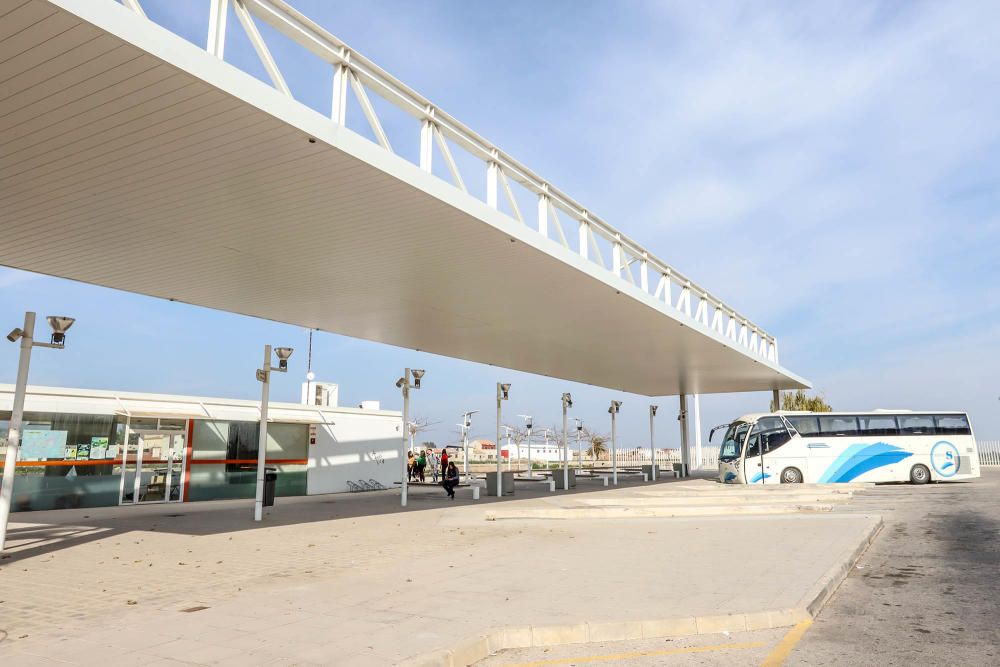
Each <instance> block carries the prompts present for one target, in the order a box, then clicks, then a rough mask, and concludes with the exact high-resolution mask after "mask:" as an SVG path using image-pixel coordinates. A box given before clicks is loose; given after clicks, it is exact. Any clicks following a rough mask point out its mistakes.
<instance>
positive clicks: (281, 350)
mask: <svg viewBox="0 0 1000 667" xmlns="http://www.w3.org/2000/svg"><path fill="white" fill-rule="evenodd" d="M294 351H295V350H293V349H292V348H290V347H276V348H274V354H275V356H276V357H278V370H281V371H287V370H288V358H289V357H290V356H292V352H294Z"/></svg>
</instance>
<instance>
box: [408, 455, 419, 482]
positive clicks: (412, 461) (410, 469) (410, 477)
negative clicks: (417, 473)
mask: <svg viewBox="0 0 1000 667" xmlns="http://www.w3.org/2000/svg"><path fill="white" fill-rule="evenodd" d="M416 462H417V460H416V458H415V457H414V456H413V451H412V450H411V451H409V452H408V453H407V454H406V479H408V480H410V481H412V480H413V466H414V465H415V464H416Z"/></svg>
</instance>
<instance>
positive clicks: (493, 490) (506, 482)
mask: <svg viewBox="0 0 1000 667" xmlns="http://www.w3.org/2000/svg"><path fill="white" fill-rule="evenodd" d="M500 481H501V482H502V483H503V494H504V495H505V496H512V495H514V473H513V472H501V473H500ZM486 495H488V496H495V495H497V474H496V473H495V472H488V473H486Z"/></svg>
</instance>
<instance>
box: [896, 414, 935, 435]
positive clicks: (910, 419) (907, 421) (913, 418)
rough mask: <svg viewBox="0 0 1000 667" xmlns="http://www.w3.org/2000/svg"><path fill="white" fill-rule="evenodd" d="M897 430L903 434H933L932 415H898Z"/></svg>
mask: <svg viewBox="0 0 1000 667" xmlns="http://www.w3.org/2000/svg"><path fill="white" fill-rule="evenodd" d="M897 419H898V420H899V432H900V433H902V434H903V435H934V434H935V433H936V432H937V429H936V428H935V426H934V417H931V416H930V415H899V416H898V417H897Z"/></svg>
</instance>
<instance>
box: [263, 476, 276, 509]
mask: <svg viewBox="0 0 1000 667" xmlns="http://www.w3.org/2000/svg"><path fill="white" fill-rule="evenodd" d="M277 485H278V469H277V468H264V507H273V506H274V487H276V486H277Z"/></svg>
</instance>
